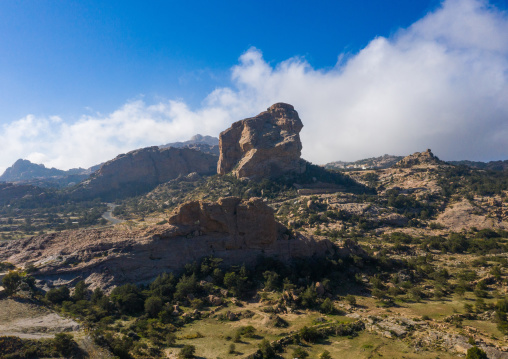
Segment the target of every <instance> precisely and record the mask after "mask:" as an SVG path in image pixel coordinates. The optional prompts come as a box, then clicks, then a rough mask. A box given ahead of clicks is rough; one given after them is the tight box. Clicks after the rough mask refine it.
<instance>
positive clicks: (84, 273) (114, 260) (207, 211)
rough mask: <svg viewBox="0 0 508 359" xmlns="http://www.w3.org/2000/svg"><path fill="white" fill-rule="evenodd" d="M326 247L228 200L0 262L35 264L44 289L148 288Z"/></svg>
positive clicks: (262, 207)
mask: <svg viewBox="0 0 508 359" xmlns="http://www.w3.org/2000/svg"><path fill="white" fill-rule="evenodd" d="M332 248H333V246H332V244H331V242H329V241H328V240H315V239H313V238H307V237H304V236H302V235H297V236H296V237H295V236H290V235H289V231H288V230H287V229H286V228H285V227H284V226H283V225H281V224H280V223H278V222H276V221H275V219H274V215H273V210H272V209H271V208H270V207H268V206H267V205H266V204H265V203H264V202H263V201H262V200H261V199H259V198H251V199H250V200H248V201H242V200H240V199H239V198H235V197H227V198H222V199H220V200H219V201H218V202H217V203H207V202H201V201H196V202H189V203H185V204H183V205H181V206H180V207H179V208H178V209H176V210H175V212H174V213H173V214H172V215H171V216H170V218H169V223H168V224H165V225H157V226H153V227H150V228H148V229H145V230H130V231H127V230H122V229H119V228H117V229H113V228H108V229H92V230H76V231H66V232H61V233H52V234H45V235H40V236H36V237H32V238H29V239H22V240H17V241H9V242H3V243H0V262H3V261H8V262H10V263H13V264H15V265H17V266H27V265H29V264H34V265H35V266H36V267H37V268H38V271H37V272H35V273H34V276H35V277H36V278H37V279H39V280H44V281H45V283H48V284H49V285H58V284H64V283H75V282H76V281H78V280H80V279H85V280H86V282H88V283H90V284H91V285H92V288H93V287H97V286H100V287H103V288H110V287H111V286H113V285H117V284H121V283H128V282H129V283H141V282H146V281H150V280H152V279H153V278H154V277H156V276H157V275H158V274H160V273H161V272H167V271H178V270H180V269H182V268H183V267H184V265H185V264H187V263H191V262H193V261H198V260H200V259H201V258H203V257H207V256H210V255H213V256H214V257H218V258H223V259H224V264H226V265H233V264H238V265H241V264H243V263H245V264H246V265H253V264H255V262H256V261H257V259H258V257H259V256H270V257H274V258H277V259H279V260H281V261H285V262H287V261H289V260H291V259H293V258H299V257H312V256H315V257H322V256H324V255H325V254H326V252H327V251H328V250H332Z"/></svg>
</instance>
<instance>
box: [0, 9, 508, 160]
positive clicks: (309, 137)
mask: <svg viewBox="0 0 508 359" xmlns="http://www.w3.org/2000/svg"><path fill="white" fill-rule="evenodd" d="M506 39H508V18H507V15H506V13H503V12H501V11H499V10H497V9H496V8H494V7H492V6H490V5H489V4H488V3H486V2H484V1H481V0H448V1H445V2H444V3H443V5H442V6H441V7H440V8H439V9H437V10H436V11H434V12H433V13H429V14H427V15H426V16H425V17H424V18H422V19H421V20H419V21H417V22H416V23H414V24H413V25H412V26H410V27H409V28H407V29H402V30H400V31H399V32H398V33H397V34H396V35H395V36H393V37H392V38H384V37H378V38H375V39H373V40H372V41H371V42H370V43H369V44H368V46H366V47H365V48H364V49H362V50H361V51H360V52H359V53H358V54H354V55H352V56H349V57H348V59H347V61H344V60H343V57H344V56H343V55H342V54H338V59H339V60H338V62H337V64H336V66H335V67H334V68H332V69H329V70H321V69H314V68H312V67H311V66H310V64H309V63H308V62H306V60H305V59H304V58H300V57H294V58H290V59H288V60H286V61H284V62H282V63H279V64H277V65H276V66H271V65H270V64H269V63H268V62H266V61H265V60H264V59H263V57H262V53H261V51H259V50H257V49H255V48H252V49H250V50H248V51H247V52H246V53H244V54H243V55H242V56H241V57H240V59H239V63H238V65H236V66H234V67H233V68H232V76H231V81H232V84H231V87H226V88H219V89H217V90H215V91H213V92H212V93H211V94H210V95H209V96H208V97H207V98H206V99H205V100H204V101H203V104H202V106H201V108H198V109H191V108H189V107H188V106H187V105H186V104H185V102H183V101H168V102H161V103H158V104H153V105H150V104H146V103H145V102H143V101H141V100H138V101H133V102H129V103H127V104H125V105H124V106H123V107H121V108H120V109H118V110H117V111H115V112H113V113H111V114H109V115H106V116H103V115H93V116H82V118H81V119H80V120H79V121H77V122H75V123H66V122H65V121H62V119H60V118H59V117H51V118H48V119H45V118H36V117H34V116H32V115H28V116H26V117H25V118H23V119H20V120H18V121H14V122H12V123H10V124H8V125H6V126H4V128H3V131H2V132H1V134H0V151H1V153H2V158H1V162H0V170H1V169H2V167H3V168H5V167H7V166H8V165H10V164H11V163H12V162H14V161H15V160H16V159H17V158H19V157H24V158H33V159H39V160H40V161H42V162H43V163H44V164H46V165H49V166H55V167H57V168H70V167H76V166H85V167H86V166H91V165H93V164H96V163H99V162H102V161H105V160H108V159H111V158H113V157H115V156H116V155H117V154H119V153H122V152H126V151H129V150H132V149H135V148H138V147H142V146H149V145H157V144H163V143H167V142H172V141H177V140H185V139H188V138H189V137H190V136H192V135H194V134H196V133H201V134H211V135H218V133H219V132H220V131H221V130H223V129H226V128H227V127H228V126H229V125H230V124H231V123H232V122H233V121H236V120H240V119H242V118H244V117H248V116H252V115H255V114H257V113H259V112H261V111H263V110H264V109H266V108H267V107H268V106H270V105H271V104H272V103H275V102H288V103H291V104H293V105H294V106H295V108H296V110H297V111H298V112H299V114H300V117H301V118H302V121H303V123H304V129H303V131H302V134H301V135H302V141H303V156H304V158H306V159H309V160H311V161H313V162H315V163H325V162H329V161H333V160H354V159H360V158H364V157H367V156H376V155H381V154H384V153H392V154H409V153H412V152H415V151H420V150H424V149H426V148H432V149H433V151H434V153H435V154H437V155H438V156H440V157H441V158H444V159H464V158H467V159H475V160H490V159H506V158H508V146H507V145H508V140H507V138H508V101H507V100H506V99H508V42H507V41H506Z"/></svg>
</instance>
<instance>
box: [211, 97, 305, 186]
mask: <svg viewBox="0 0 508 359" xmlns="http://www.w3.org/2000/svg"><path fill="white" fill-rule="evenodd" d="M302 127H303V124H302V121H301V120H300V118H299V117H298V113H297V112H296V111H295V109H294V108H293V106H291V105H288V104H285V103H276V104H275V105H272V106H271V107H270V108H269V109H268V110H267V111H265V112H262V113H260V114H259V115H257V116H255V117H252V118H247V119H244V120H241V121H238V122H235V123H233V125H232V126H231V127H230V128H229V129H227V130H226V131H223V132H222V133H221V134H220V136H219V150H220V157H219V163H218V166H217V172H218V173H219V174H226V173H230V172H232V173H233V174H235V175H236V176H237V177H238V178H249V179H261V178H270V177H272V178H273V177H278V176H281V175H283V174H285V173H303V172H304V171H305V162H304V161H303V160H301V159H300V155H301V151H302V143H301V141H300V135H299V133H300V131H301V130H302Z"/></svg>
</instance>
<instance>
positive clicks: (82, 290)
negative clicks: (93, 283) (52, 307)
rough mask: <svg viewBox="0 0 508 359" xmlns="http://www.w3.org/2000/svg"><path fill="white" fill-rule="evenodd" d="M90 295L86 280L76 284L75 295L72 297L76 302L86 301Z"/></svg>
mask: <svg viewBox="0 0 508 359" xmlns="http://www.w3.org/2000/svg"><path fill="white" fill-rule="evenodd" d="M87 294H88V289H87V285H86V283H85V281H84V280H80V281H79V282H78V283H76V286H75V287H74V294H73V295H72V299H74V300H75V301H78V300H83V299H86V297H87Z"/></svg>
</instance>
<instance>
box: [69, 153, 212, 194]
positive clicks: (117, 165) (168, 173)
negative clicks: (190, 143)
mask: <svg viewBox="0 0 508 359" xmlns="http://www.w3.org/2000/svg"><path fill="white" fill-rule="evenodd" d="M216 165H217V157H216V156H213V155H210V154H206V153H203V152H199V151H196V150H192V149H188V148H164V149H159V147H156V146H154V147H147V148H142V149H139V150H135V151H132V152H129V153H127V154H121V155H119V156H117V157H116V158H115V159H113V160H111V161H108V162H106V163H105V164H103V165H102V167H101V168H100V169H99V170H98V171H96V172H95V173H94V174H93V175H92V176H91V177H90V179H88V180H86V181H84V182H82V183H81V184H80V185H79V186H78V187H77V188H76V189H75V190H74V191H73V192H72V193H71V197H72V198H76V199H83V198H96V197H101V198H103V199H108V200H109V199H115V198H120V197H123V196H128V195H136V194H141V193H143V192H147V191H149V190H151V189H152V188H154V187H155V186H157V185H159V184H161V183H165V182H167V181H169V180H172V179H175V178H177V177H179V176H185V175H188V174H189V173H192V172H197V173H198V174H201V175H205V174H206V175H207V174H213V173H214V172H215V167H216Z"/></svg>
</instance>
